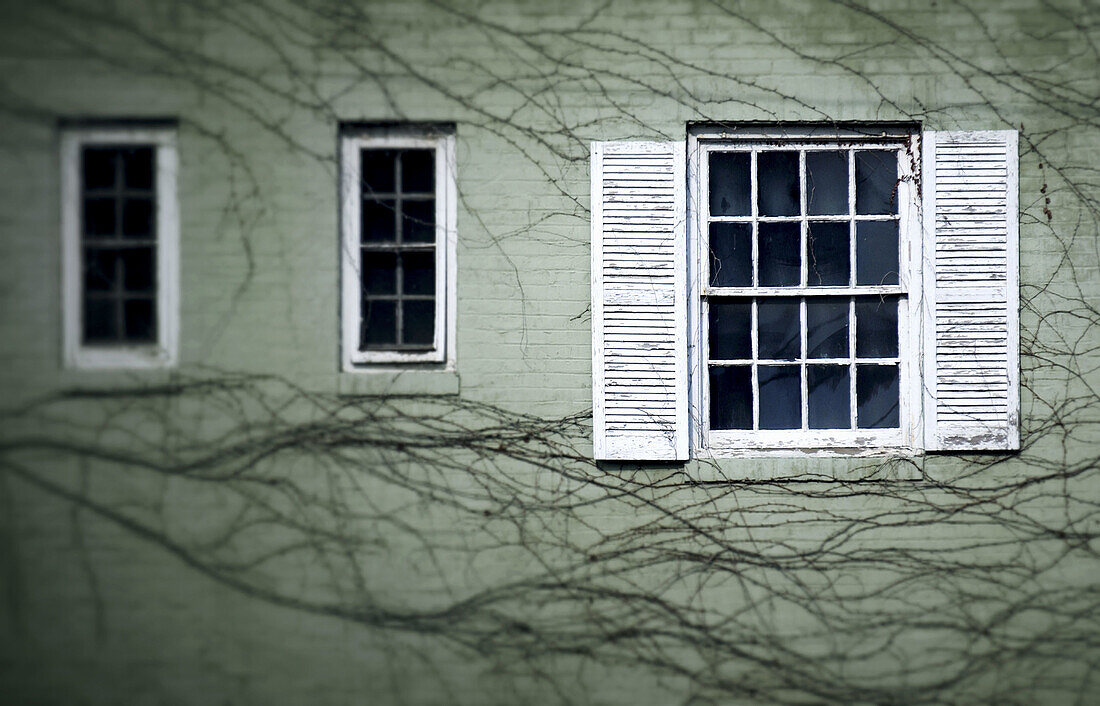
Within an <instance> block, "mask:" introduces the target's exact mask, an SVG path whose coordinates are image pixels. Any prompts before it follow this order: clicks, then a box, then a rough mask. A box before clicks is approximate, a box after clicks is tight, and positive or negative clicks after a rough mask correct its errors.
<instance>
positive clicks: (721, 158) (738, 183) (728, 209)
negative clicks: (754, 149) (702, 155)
mask: <svg viewBox="0 0 1100 706" xmlns="http://www.w3.org/2000/svg"><path fill="white" fill-rule="evenodd" d="M749 160H750V157H749V153H748V152H712V153H711V155H710V215H712V216H751V215H752V183H751V182H750V177H749V168H750V162H749Z"/></svg>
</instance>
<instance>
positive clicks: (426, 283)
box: [401, 250, 435, 295]
mask: <svg viewBox="0 0 1100 706" xmlns="http://www.w3.org/2000/svg"><path fill="white" fill-rule="evenodd" d="M401 269H402V289H401V291H402V293H403V294H417V295H422V294H434V293H435V252H434V251H431V250H428V251H420V252H406V253H404V254H403V255H402V256H401Z"/></svg>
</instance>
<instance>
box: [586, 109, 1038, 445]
mask: <svg viewBox="0 0 1100 706" xmlns="http://www.w3.org/2000/svg"><path fill="white" fill-rule="evenodd" d="M591 164H592V326H593V347H592V349H593V361H592V363H593V417H594V419H593V422H594V434H593V442H594V444H593V446H594V452H595V456H596V457H597V458H600V459H608V460H683V459H686V458H689V457H691V456H693V455H694V456H728V455H760V454H789V453H798V454H805V453H812V454H826V455H837V454H845V455H848V454H854V455H863V454H904V455H911V454H914V453H920V452H923V451H925V450H965V451H1006V450H1013V449H1016V448H1019V395H1018V381H1019V332H1018V302H1019V279H1018V278H1019V270H1018V263H1017V259H1018V255H1017V252H1018V244H1017V243H1018V219H1017V213H1018V209H1017V202H1018V196H1017V190H1018V180H1017V174H1016V170H1017V145H1016V134H1015V132H1012V131H988V132H924V133H920V132H918V131H917V129H916V127H915V126H913V125H908V124H883V125H859V126H854V127H845V126H836V125H829V126H813V125H801V124H800V125H774V126H760V125H758V124H751V125H743V126H739V125H732V126H722V127H711V126H692V128H691V129H690V130H689V135H688V139H687V141H686V144H685V143H683V142H602V143H593V145H592V162H591Z"/></svg>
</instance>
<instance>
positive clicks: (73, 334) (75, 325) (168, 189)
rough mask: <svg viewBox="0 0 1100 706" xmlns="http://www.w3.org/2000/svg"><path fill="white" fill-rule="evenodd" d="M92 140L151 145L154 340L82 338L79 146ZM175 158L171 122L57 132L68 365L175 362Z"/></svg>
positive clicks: (107, 143) (151, 365)
mask: <svg viewBox="0 0 1100 706" xmlns="http://www.w3.org/2000/svg"><path fill="white" fill-rule="evenodd" d="M92 145H103V146H111V145H148V146H151V147H153V148H154V150H155V155H156V157H155V161H156V172H155V174H154V180H155V192H156V215H155V227H156V236H155V237H156V248H155V251H156V262H157V265H156V279H157V281H156V290H155V291H156V299H157V304H156V312H157V334H156V342H155V343H143V344H133V343H126V344H113V345H89V344H85V343H84V340H83V339H84V336H83V325H84V324H83V307H84V288H83V284H82V279H83V272H84V254H83V233H82V227H81V223H82V216H81V214H82V208H83V205H82V202H83V183H82V180H83V175H82V172H81V164H82V152H83V149H84V148H85V147H88V146H92ZM178 171H179V158H178V154H177V149H176V130H175V128H170V127H134V128H122V127H119V128H110V127H67V128H63V129H62V132H61V302H62V348H63V360H64V364H65V365H66V366H67V367H71V368H88V369H97V368H98V369H112V368H163V367H170V366H173V365H175V364H176V358H177V350H178V341H179V204H178V201H177V191H176V182H177V175H178Z"/></svg>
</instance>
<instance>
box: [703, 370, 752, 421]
mask: <svg viewBox="0 0 1100 706" xmlns="http://www.w3.org/2000/svg"><path fill="white" fill-rule="evenodd" d="M710 428H711V429H752V368H751V367H750V366H748V365H728V366H727V365H721V366H712V367H711V368H710Z"/></svg>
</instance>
